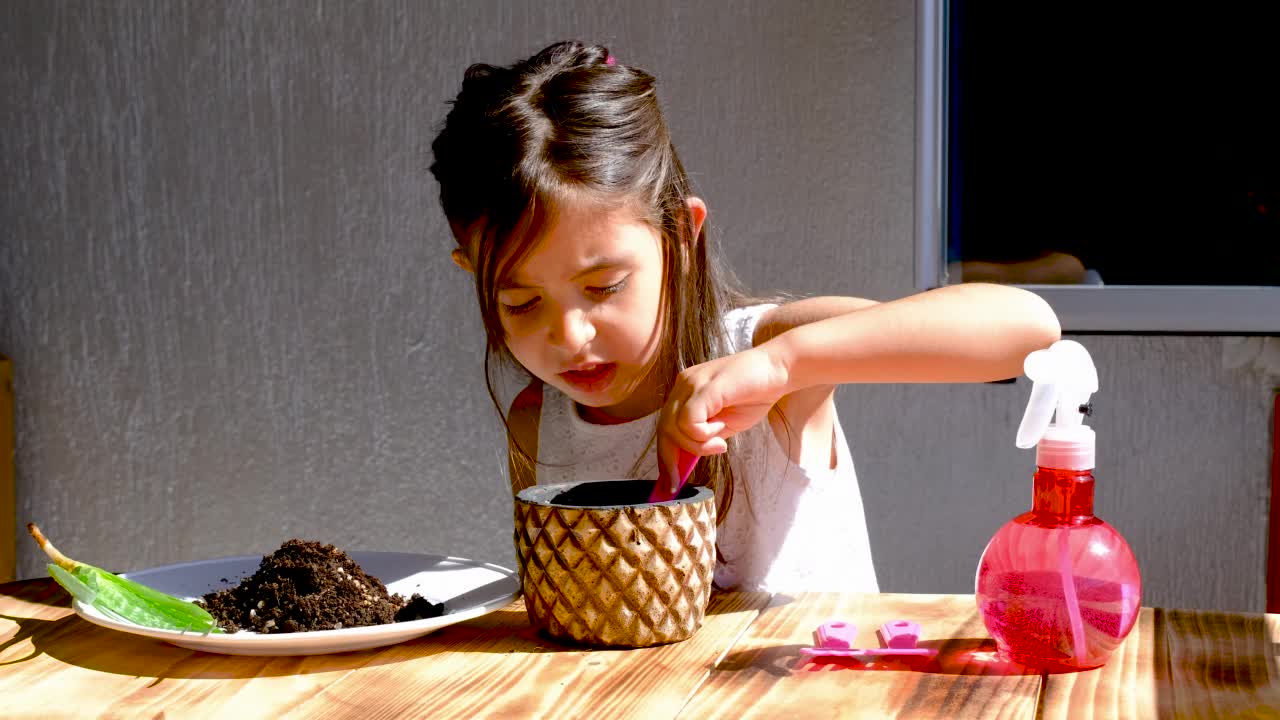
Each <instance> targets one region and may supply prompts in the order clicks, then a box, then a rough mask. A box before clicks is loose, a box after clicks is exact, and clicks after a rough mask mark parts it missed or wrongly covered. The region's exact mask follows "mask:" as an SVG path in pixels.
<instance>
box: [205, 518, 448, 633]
mask: <svg viewBox="0 0 1280 720" xmlns="http://www.w3.org/2000/svg"><path fill="white" fill-rule="evenodd" d="M202 600H203V601H202V602H201V603H200V604H201V605H203V606H204V607H205V608H206V609H207V610H208V611H209V614H210V615H213V617H214V619H215V620H217V622H218V625H219V626H220V627H221V628H222V629H224V630H227V631H229V632H239V631H241V630H248V631H251V632H258V633H287V632H305V631H311V630H338V629H341V628H350V627H362V626H366V625H382V624H384V623H390V622H402V621H406V620H418V619H421V618H429V617H436V616H439V615H442V614H444V611H445V608H444V605H443V603H431V602H428V601H427V600H426V599H425V598H423V597H422V596H421V595H418V594H416V593H415V594H414V595H413V597H412V598H410V599H409V600H408V601H406V600H405V599H404V597H403V596H401V595H391V594H389V593H388V592H387V588H386V586H385V585H383V584H382V582H381V581H379V580H378V579H377V578H375V577H371V576H370V575H368V574H367V573H365V571H364V570H362V569H361V568H360V566H359V565H357V564H356V563H355V561H353V560H352V559H351V558H350V557H349V556H348V555H347V554H346V553H344V552H342V551H341V550H339V549H337V548H335V547H334V546H332V545H322V544H320V543H318V542H310V541H306V540H298V539H296V538H295V539H293V540H287V541H285V543H284V544H283V545H281V546H280V549H279V550H276V551H275V552H274V553H272V554H270V555H267V556H265V557H263V558H262V563H261V564H260V565H259V566H258V569H257V571H256V572H254V574H253V575H251V576H250V577H247V578H245V579H244V580H242V581H241V582H240V584H239V585H236V586H235V587H231V588H227V589H225V590H219V591H217V592H212V593H209V594H208V595H205V596H204V597H203V599H202Z"/></svg>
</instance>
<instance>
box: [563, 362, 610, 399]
mask: <svg viewBox="0 0 1280 720" xmlns="http://www.w3.org/2000/svg"><path fill="white" fill-rule="evenodd" d="M617 374H618V364H617V363H600V364H599V365H596V366H594V367H592V368H590V369H587V370H566V371H565V372H562V373H560V377H562V378H564V381H565V382H567V383H569V385H570V386H571V387H573V388H574V389H576V390H579V391H581V392H588V393H592V392H599V391H601V390H603V389H605V388H606V387H608V386H609V383H611V382H613V378H614V376H616V375H617Z"/></svg>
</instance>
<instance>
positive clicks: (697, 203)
mask: <svg viewBox="0 0 1280 720" xmlns="http://www.w3.org/2000/svg"><path fill="white" fill-rule="evenodd" d="M685 204H686V205H688V206H689V222H690V223H691V224H692V225H693V234H692V235H691V236H690V237H692V238H693V239H694V240H695V241H696V240H697V239H698V235H699V234H701V233H702V224H703V223H704V222H706V221H707V204H706V203H705V202H703V201H702V198H700V197H693V196H690V197H689V199H688V200H686V201H685Z"/></svg>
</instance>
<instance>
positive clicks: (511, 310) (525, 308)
mask: <svg viewBox="0 0 1280 720" xmlns="http://www.w3.org/2000/svg"><path fill="white" fill-rule="evenodd" d="M537 304H538V298H533V299H532V300H529V301H528V302H522V303H520V304H519V305H507V304H506V303H502V310H503V312H505V313H507V314H508V315H523V314H525V313H527V312H529V311H530V310H532V309H533V306H534V305H537Z"/></svg>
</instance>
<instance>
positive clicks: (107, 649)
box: [0, 579, 386, 720]
mask: <svg viewBox="0 0 1280 720" xmlns="http://www.w3.org/2000/svg"><path fill="white" fill-rule="evenodd" d="M70 604H71V599H70V597H69V596H68V595H67V594H66V592H64V591H63V590H62V588H60V587H58V586H57V585H56V584H55V583H53V581H51V580H48V579H43V580H32V581H25V582H20V583H8V584H5V585H0V717H4V718H25V717H31V718H49V717H100V716H101V717H139V716H145V717H157V716H161V715H163V714H165V713H166V712H167V713H170V714H174V715H177V716H181V717H184V718H200V717H235V718H237V720H246V719H247V718H254V717H264V718H267V717H270V718H275V717H280V716H281V715H284V714H285V713H287V712H289V711H290V710H292V709H293V708H295V707H297V706H298V705H300V704H302V703H304V702H305V701H307V700H310V699H311V698H313V697H315V696H316V695H318V694H320V693H321V692H322V691H323V689H324V688H325V687H326V686H328V685H331V684H332V683H334V682H336V681H337V680H339V679H341V678H342V677H344V676H346V675H347V674H349V673H351V672H353V671H355V670H357V669H359V668H362V667H364V666H365V665H368V664H371V663H376V662H378V657H379V655H381V654H382V653H385V652H386V651H385V650H381V651H379V650H365V651H360V652H352V653H338V654H333V655H315V656H305V657H246V656H232V655H217V654H212V653H204V652H196V651H192V650H186V649H183V648H179V647H175V646H173V645H169V644H168V643H165V642H161V641H159V640H152V639H149V638H143V637H139V636H135V635H129V634H127V633H120V632H116V631H114V630H107V629H105V628H100V627H98V626H97V625H93V624H91V623H88V622H85V621H84V620H81V619H80V618H79V617H78V616H76V615H75V614H74V613H73V612H72V611H71V608H70Z"/></svg>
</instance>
